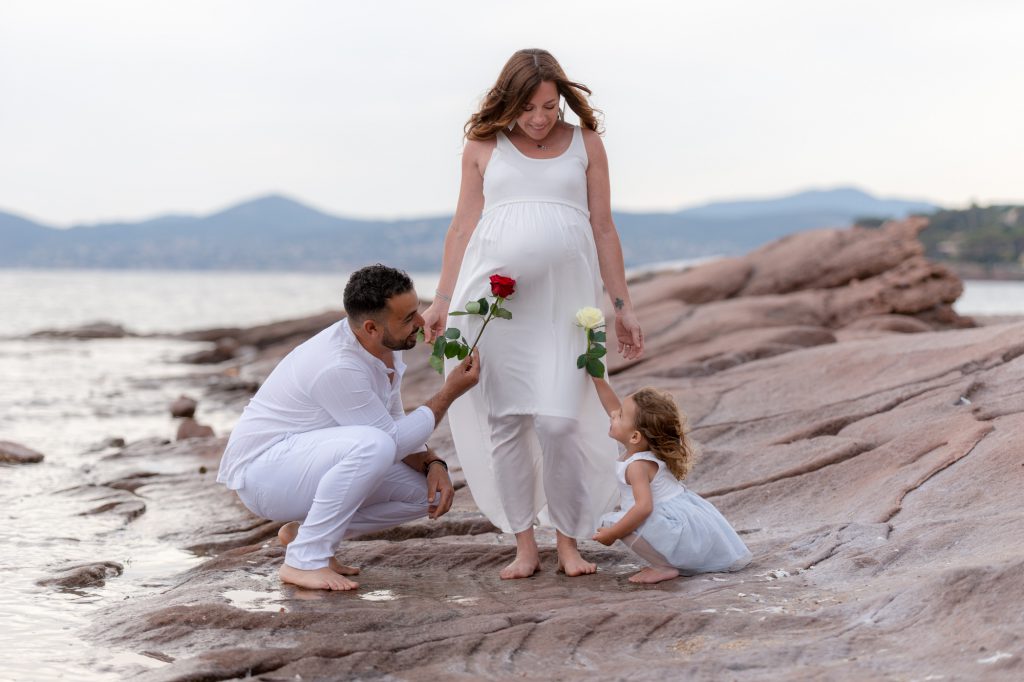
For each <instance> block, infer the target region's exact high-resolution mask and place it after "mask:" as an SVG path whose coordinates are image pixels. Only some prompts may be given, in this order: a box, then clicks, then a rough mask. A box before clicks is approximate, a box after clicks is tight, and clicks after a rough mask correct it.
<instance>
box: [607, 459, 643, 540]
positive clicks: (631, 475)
mask: <svg viewBox="0 0 1024 682" xmlns="http://www.w3.org/2000/svg"><path fill="white" fill-rule="evenodd" d="M657 473H658V465H657V464H655V463H654V462H648V461H646V460H642V459H641V460H637V461H636V462H633V463H632V464H630V465H629V466H628V467H626V483H628V484H629V487H630V488H632V489H633V499H635V500H636V504H634V505H633V507H632V508H631V509H630V510H629V511H628V512H626V513H625V515H623V517H622V518H621V519H619V521H618V522H617V523H616V524H615V525H613V526H606V527H604V528H598V529H597V532H596V533H594V537H593V539H594V540H597V541H598V542H600V543H601V544H602V545H611V544H612V543H614V542H615V541H616V540H621V539H622V538H624V537H626V536H627V535H629V534H630V533H632V532H633V531H635V530H636V529H637V528H639V527H640V526H641V524H643V522H644V521H646V520H647V517H648V516H650V515H651V512H652V511H653V510H654V499H653V496H652V495H651V479H652V478H654V475H655V474H657Z"/></svg>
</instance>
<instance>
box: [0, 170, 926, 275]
mask: <svg viewBox="0 0 1024 682" xmlns="http://www.w3.org/2000/svg"><path fill="white" fill-rule="evenodd" d="M936 208H937V207H935V206H932V205H930V204H926V203H922V202H913V201H901V200H892V199H876V198H874V197H872V196H870V195H868V194H866V193H864V192H861V191H860V190H857V189H850V188H840V189H834V190H814V191H808V192H801V193H799V194H794V195H792V196H786V197H781V198H778V199H767V200H766V199H759V200H749V201H730V202H720V203H712V204H707V205H705V206H698V207H696V208H690V209H686V210H682V211H678V212H674V213H625V212H617V213H616V214H615V221H616V225H617V226H618V228H619V232H620V234H621V238H622V245H623V252H624V255H625V259H626V263H627V265H630V266H632V265H642V264H644V263H650V262H654V261H664V260H673V259H681V258H695V257H700V256H708V255H716V254H733V253H742V252H745V251H749V250H750V249H752V248H755V247H757V246H759V245H761V244H764V243H766V242H768V241H771V240H773V239H776V238H778V237H780V236H782V235H785V234H789V233H790V232H798V231H802V230H807V229H813V228H817V227H832V226H844V225H849V224H850V223H852V222H853V221H854V220H855V219H857V218H863V217H877V218H889V217H902V216H904V215H906V214H908V213H930V212H932V211H934V210H936ZM450 220H451V218H450V216H436V217H424V218H418V219H408V220H394V221H380V220H356V219H351V218H342V217H338V216H333V215H330V214H327V213H323V212H321V211H318V210H316V209H313V208H310V207H309V206H306V205H304V204H302V203H300V202H298V201H295V200H293V199H289V198H288V197H284V196H280V195H271V196H266V197H261V198H258V199H254V200H252V201H247V202H244V203H241V204H238V205H237V206H232V207H231V208H228V209H226V210H223V211H220V212H217V213H214V214H211V215H208V216H201V217H200V216H187V215H167V216H161V217H158V218H154V219H151V220H146V221H142V222H138V223H102V224H96V225H79V226H75V227H72V228H69V229H55V228H52V227H48V226H45V225H39V224H37V223H34V222H32V221H30V220H27V219H25V218H21V217H19V216H16V215H13V214H10V213H3V212H0V267H48V268H111V269H126V268H140V269H176V270H177V269H181V270H190V269H191V270H350V269H352V268H353V267H358V266H360V265H362V264H365V263H369V262H374V261H383V262H386V263H389V264H393V265H396V266H400V267H404V268H406V269H409V270H418V271H423V270H426V271H430V270H436V269H438V268H439V267H440V262H441V250H442V245H443V243H444V235H445V231H446V230H447V227H448V224H449V222H450Z"/></svg>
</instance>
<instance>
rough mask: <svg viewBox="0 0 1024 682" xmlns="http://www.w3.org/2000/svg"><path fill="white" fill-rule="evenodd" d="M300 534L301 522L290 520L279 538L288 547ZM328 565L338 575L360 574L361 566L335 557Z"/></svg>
mask: <svg viewBox="0 0 1024 682" xmlns="http://www.w3.org/2000/svg"><path fill="white" fill-rule="evenodd" d="M298 534H299V522H298V521H289V522H288V523H286V524H284V525H283V526H281V528H280V529H278V531H277V539H278V540H279V541H280V542H281V546H282V547H287V546H288V543H289V542H291V541H292V540H294V539H295V537H296V536H297V535H298ZM327 567H328V568H329V569H331V570H332V571H334V572H335V573H337V574H338V575H359V568H357V567H356V566H346V565H345V564H343V563H341V562H340V561H338V560H337V559H335V558H334V557H331V560H330V562H329V563H328V564H327Z"/></svg>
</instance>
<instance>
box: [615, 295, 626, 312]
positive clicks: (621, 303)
mask: <svg viewBox="0 0 1024 682" xmlns="http://www.w3.org/2000/svg"><path fill="white" fill-rule="evenodd" d="M625 305H626V303H625V301H623V300H622V299H621V298H617V299H615V309H616V310H622V308H623V307H624V306H625Z"/></svg>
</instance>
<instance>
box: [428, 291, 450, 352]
mask: <svg viewBox="0 0 1024 682" xmlns="http://www.w3.org/2000/svg"><path fill="white" fill-rule="evenodd" d="M447 322H448V304H447V303H445V302H444V301H442V300H441V299H439V298H435V299H434V302H433V303H431V304H430V307H429V308H427V309H426V310H425V311H423V336H424V339H425V340H426V342H427V343H434V339H436V338H437V337H438V336H441V335H442V334H444V326H445V324H446V323H447Z"/></svg>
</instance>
